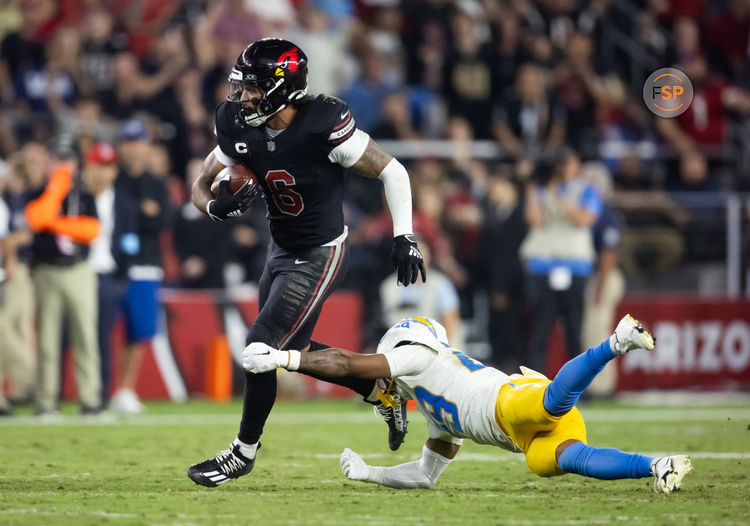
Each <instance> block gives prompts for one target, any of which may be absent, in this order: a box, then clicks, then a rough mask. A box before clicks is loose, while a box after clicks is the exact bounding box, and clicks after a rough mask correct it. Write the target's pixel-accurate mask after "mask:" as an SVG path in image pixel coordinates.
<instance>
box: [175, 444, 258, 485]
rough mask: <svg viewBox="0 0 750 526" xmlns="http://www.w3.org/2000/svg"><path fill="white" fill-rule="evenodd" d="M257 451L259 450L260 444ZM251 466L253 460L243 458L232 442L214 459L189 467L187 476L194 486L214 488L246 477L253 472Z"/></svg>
mask: <svg viewBox="0 0 750 526" xmlns="http://www.w3.org/2000/svg"><path fill="white" fill-rule="evenodd" d="M258 449H260V442H259V443H258ZM256 453H257V449H256ZM253 466H255V459H254V458H247V457H246V456H244V455H243V454H242V453H240V446H239V444H236V443H234V442H232V444H231V445H230V446H229V449H225V450H223V451H219V453H218V454H217V455H216V456H215V457H214V458H209V459H208V460H204V461H203V462H200V463H199V464H193V465H192V466H190V467H189V468H188V470H187V475H188V477H190V479H191V480H192V481H193V482H195V483H196V484H200V485H201V486H206V487H209V488H215V487H216V486H221V485H222V484H224V483H225V482H227V481H228V480H230V479H236V478H240V477H241V476H243V475H247V474H248V473H250V472H251V471H252V470H253Z"/></svg>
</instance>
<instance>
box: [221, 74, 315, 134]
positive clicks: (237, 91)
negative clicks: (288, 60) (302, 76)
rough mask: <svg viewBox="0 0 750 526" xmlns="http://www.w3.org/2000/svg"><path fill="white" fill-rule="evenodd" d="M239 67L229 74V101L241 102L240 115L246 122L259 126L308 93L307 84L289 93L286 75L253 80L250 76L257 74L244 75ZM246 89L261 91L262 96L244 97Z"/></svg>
mask: <svg viewBox="0 0 750 526" xmlns="http://www.w3.org/2000/svg"><path fill="white" fill-rule="evenodd" d="M242 77H243V74H242V73H241V72H240V71H238V70H237V69H233V70H232V73H231V75H230V76H229V96H228V97H227V101H229V102H233V103H235V104H240V105H241V108H240V115H241V116H242V118H243V119H244V121H245V123H246V124H248V125H250V126H253V127H257V126H260V125H261V124H263V123H265V122H266V121H267V120H268V119H270V118H271V117H273V116H274V115H276V114H277V113H279V112H280V111H281V110H283V109H284V108H286V107H287V105H288V104H289V103H291V102H294V101H296V100H299V99H301V98H302V97H304V96H305V94H306V93H307V85H305V87H304V88H303V89H299V90H296V91H293V92H291V93H287V91H288V82H287V81H286V79H285V78H284V77H277V78H274V77H267V78H264V79H261V80H252V79H249V78H248V77H255V75H247V74H246V75H244V77H245V78H244V79H243V78H242ZM245 90H251V91H256V92H260V93H261V95H262V96H261V97H260V98H258V97H253V98H252V99H245V100H243V99H242V95H243V93H244V92H245Z"/></svg>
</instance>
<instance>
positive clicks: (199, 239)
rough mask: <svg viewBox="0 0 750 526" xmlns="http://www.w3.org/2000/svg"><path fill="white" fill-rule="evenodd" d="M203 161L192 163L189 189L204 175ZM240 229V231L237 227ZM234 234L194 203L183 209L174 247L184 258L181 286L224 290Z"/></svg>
mask: <svg viewBox="0 0 750 526" xmlns="http://www.w3.org/2000/svg"><path fill="white" fill-rule="evenodd" d="M202 164H203V159H197V158H196V159H192V160H191V161H190V162H189V163H188V180H187V187H188V188H190V187H192V185H193V183H194V182H195V180H196V179H197V178H198V175H200V167H201V165H202ZM235 228H238V227H235ZM229 236H230V230H229V229H227V228H226V227H225V225H224V224H222V223H220V222H218V221H212V220H211V219H210V218H209V217H208V216H207V215H206V214H203V213H201V212H200V211H199V210H198V209H197V208H196V207H195V205H193V203H192V202H191V201H188V202H187V203H185V204H184V205H183V206H182V208H180V211H179V214H178V215H177V219H176V221H175V225H174V244H175V249H176V251H177V255H178V256H179V258H180V284H181V285H182V286H183V287H187V288H214V289H220V288H223V287H224V263H225V262H226V260H227V258H228V256H229V251H230V237H229Z"/></svg>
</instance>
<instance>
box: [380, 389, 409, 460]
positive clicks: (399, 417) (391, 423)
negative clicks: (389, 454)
mask: <svg viewBox="0 0 750 526" xmlns="http://www.w3.org/2000/svg"><path fill="white" fill-rule="evenodd" d="M393 399H394V401H395V402H396V403H395V405H393V406H390V405H386V404H383V403H379V404H377V405H375V410H376V411H377V412H378V413H380V416H382V417H383V420H385V423H386V424H388V447H389V448H391V451H396V450H397V449H398V448H399V447H401V444H403V442H404V438H406V426H407V425H408V423H409V422H408V420H406V401H403V402H402V401H401V398H400V397H399V396H398V395H393Z"/></svg>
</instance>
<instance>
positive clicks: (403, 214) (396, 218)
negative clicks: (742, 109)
mask: <svg viewBox="0 0 750 526" xmlns="http://www.w3.org/2000/svg"><path fill="white" fill-rule="evenodd" d="M378 179H380V180H381V181H383V186H384V187H385V200H386V201H387V202H388V209H389V210H390V211H391V217H392V218H393V237H397V236H402V235H405V234H411V233H412V224H411V185H410V184H409V174H408V173H407V172H406V168H404V165H403V164H401V163H400V162H398V160H396V158H393V159H391V162H389V163H388V164H387V165H386V166H385V168H383V171H382V172H380V175H379V176H378Z"/></svg>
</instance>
